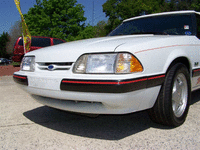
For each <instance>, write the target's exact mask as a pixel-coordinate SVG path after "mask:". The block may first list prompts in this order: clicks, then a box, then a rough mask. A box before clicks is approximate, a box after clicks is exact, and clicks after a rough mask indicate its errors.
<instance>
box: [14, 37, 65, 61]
mask: <svg viewBox="0 0 200 150" xmlns="http://www.w3.org/2000/svg"><path fill="white" fill-rule="evenodd" d="M64 42H65V41H64V40H61V39H57V38H51V37H42V36H32V37H31V47H30V51H33V50H36V49H39V48H43V47H47V46H52V45H57V44H60V43H64ZM23 45H24V44H23V38H22V37H19V38H18V39H17V41H16V43H15V45H14V52H13V54H14V56H13V57H12V60H13V61H14V62H21V60H22V58H23V56H24V46H23Z"/></svg>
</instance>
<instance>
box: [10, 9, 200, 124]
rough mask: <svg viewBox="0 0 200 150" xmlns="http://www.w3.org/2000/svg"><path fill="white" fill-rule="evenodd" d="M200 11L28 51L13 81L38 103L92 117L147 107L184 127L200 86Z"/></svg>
mask: <svg viewBox="0 0 200 150" xmlns="http://www.w3.org/2000/svg"><path fill="white" fill-rule="evenodd" d="M199 33H200V13H198V12H195V11H178V12H168V13H159V14H152V15H144V16H139V17H135V18H131V19H127V20H125V21H123V23H122V24H121V25H120V26H119V27H117V28H116V29H115V30H114V31H112V32H111V33H110V34H109V35H108V36H107V37H102V38H94V39H87V40H81V41H75V42H69V43H64V44H60V45H57V46H52V47H46V48H43V49H40V50H36V51H33V52H30V53H27V54H26V55H25V57H24V58H23V61H22V63H21V70H20V71H18V72H15V73H14V75H13V78H14V80H15V81H16V82H17V83H18V85H19V86H20V87H21V88H23V89H24V90H25V91H27V92H28V93H30V94H31V95H32V97H33V98H34V99H36V100H37V101H38V102H40V103H42V104H44V105H47V106H49V107H53V108H57V109H61V110H66V111H71V112H79V113H86V114H127V113H132V112H136V111H141V110H148V112H149V115H150V118H151V119H152V120H153V121H154V122H157V123H160V124H164V125H169V126H179V125H181V124H182V123H183V122H184V121H185V119H186V116H187V113H188V109H189V105H190V100H191V91H193V90H197V89H199V88H200V40H199V38H200V34H199Z"/></svg>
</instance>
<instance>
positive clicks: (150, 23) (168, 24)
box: [108, 14, 194, 36]
mask: <svg viewBox="0 0 200 150" xmlns="http://www.w3.org/2000/svg"><path fill="white" fill-rule="evenodd" d="M133 34H165V35H194V31H193V28H192V15H191V14H181V15H180V14H179V15H162V16H154V17H147V18H141V19H135V20H131V21H126V22H123V23H122V24H121V25H120V26H118V27H117V28H116V29H115V30H114V31H112V32H111V33H110V34H109V35H108V36H116V35H133Z"/></svg>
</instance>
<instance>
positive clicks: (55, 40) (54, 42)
mask: <svg viewBox="0 0 200 150" xmlns="http://www.w3.org/2000/svg"><path fill="white" fill-rule="evenodd" d="M60 43H64V42H63V41H61V40H58V39H53V45H57V44H60Z"/></svg>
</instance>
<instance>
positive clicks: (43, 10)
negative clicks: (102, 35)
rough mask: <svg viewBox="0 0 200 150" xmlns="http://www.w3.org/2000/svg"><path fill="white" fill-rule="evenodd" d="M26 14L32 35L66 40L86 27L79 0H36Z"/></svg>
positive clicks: (75, 35) (72, 37)
mask: <svg viewBox="0 0 200 150" xmlns="http://www.w3.org/2000/svg"><path fill="white" fill-rule="evenodd" d="M36 3H37V5H34V7H33V8H30V9H29V11H28V13H27V14H25V15H24V17H25V21H26V23H27V25H28V27H29V30H30V32H31V35H32V36H34V35H35V36H37V35H40V36H49V37H55V38H61V39H64V40H66V41H69V40H72V39H74V38H76V37H77V36H78V34H79V32H80V31H82V30H83V29H84V23H83V22H84V21H85V20H86V18H85V17H84V11H83V6H82V5H81V4H77V0H43V1H41V0H36Z"/></svg>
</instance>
